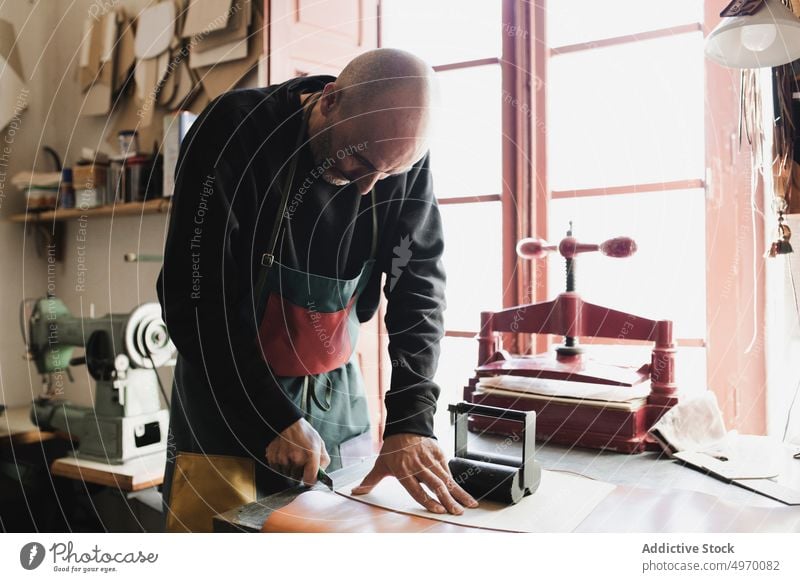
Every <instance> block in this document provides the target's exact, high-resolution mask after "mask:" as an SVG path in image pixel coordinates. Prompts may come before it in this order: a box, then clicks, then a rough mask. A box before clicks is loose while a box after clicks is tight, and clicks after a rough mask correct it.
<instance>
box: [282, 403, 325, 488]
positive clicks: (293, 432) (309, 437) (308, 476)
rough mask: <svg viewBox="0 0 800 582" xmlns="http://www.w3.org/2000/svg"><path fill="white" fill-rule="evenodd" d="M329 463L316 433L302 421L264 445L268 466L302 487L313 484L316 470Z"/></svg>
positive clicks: (302, 419)
mask: <svg viewBox="0 0 800 582" xmlns="http://www.w3.org/2000/svg"><path fill="white" fill-rule="evenodd" d="M330 462H331V458H330V457H329V456H328V451H326V450H325V443H324V441H323V440H322V437H320V436H319V433H318V432H317V431H316V430H314V427H313V426H311V425H310V424H309V423H308V422H307V421H306V420H305V419H304V418H301V419H300V420H298V421H297V422H295V423H294V424H291V425H289V427H288V428H285V429H284V430H283V432H281V433H280V434H279V435H278V436H277V437H275V438H274V439H273V440H272V442H271V443H269V446H267V463H269V466H270V467H272V468H273V469H275V470H276V471H278V472H279V473H282V474H283V475H286V476H287V477H291V478H292V479H298V480H299V479H300V478H301V477H302V480H303V483H305V484H306V485H309V486H311V485H313V484H314V483H316V482H317V471H318V470H319V469H320V467H321V468H323V469H324V468H325V467H327V466H328V465H329V464H330Z"/></svg>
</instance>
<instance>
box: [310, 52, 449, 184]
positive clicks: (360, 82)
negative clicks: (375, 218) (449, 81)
mask: <svg viewBox="0 0 800 582" xmlns="http://www.w3.org/2000/svg"><path fill="white" fill-rule="evenodd" d="M435 87H436V82H435V77H434V72H433V70H432V69H431V68H430V66H428V65H427V64H426V63H425V61H423V60H422V59H420V58H418V57H416V56H414V55H412V54H411V53H408V52H406V51H402V50H398V49H376V50H372V51H368V52H366V53H363V54H361V55H359V56H358V57H356V58H355V59H353V60H352V61H350V63H348V65H347V66H346V67H345V68H344V70H342V72H341V74H340V75H339V77H338V78H337V79H336V81H335V82H333V83H328V85H326V86H325V89H324V90H323V94H322V97H321V98H320V100H319V105H318V107H317V108H315V110H314V112H313V113H312V117H311V120H310V122H309V130H310V136H311V138H312V140H311V145H312V150H313V151H314V154H315V157H316V158H317V161H318V162H320V161H322V160H325V159H334V160H337V162H336V164H335V165H334V166H333V167H332V168H330V170H329V171H327V172H326V173H324V174H323V177H324V179H325V180H326V181H328V182H330V183H333V184H336V185H342V186H343V185H346V184H348V183H350V182H354V183H356V184H357V185H358V189H359V192H361V193H362V194H366V193H368V192H369V191H370V190H371V189H372V187H373V186H374V184H375V182H377V181H378V180H381V179H384V178H386V177H388V176H390V175H393V174H401V173H403V172H406V171H408V170H409V169H410V168H411V166H413V165H414V164H415V163H416V162H417V161H419V160H420V159H421V158H422V156H423V155H424V154H425V152H426V151H427V149H428V133H429V131H430V115H431V105H432V101H433V99H434V96H435V91H436V88H435ZM343 152H344V153H343Z"/></svg>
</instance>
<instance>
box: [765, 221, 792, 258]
mask: <svg viewBox="0 0 800 582" xmlns="http://www.w3.org/2000/svg"><path fill="white" fill-rule="evenodd" d="M791 238H792V229H791V228H789V225H788V224H786V221H785V219H784V216H783V210H779V211H778V240H776V241H775V242H773V243H772V245H770V247H769V256H770V257H776V256H778V255H788V254H789V253H791V252H794V250H793V249H792V245H791V243H790V242H789V239H791Z"/></svg>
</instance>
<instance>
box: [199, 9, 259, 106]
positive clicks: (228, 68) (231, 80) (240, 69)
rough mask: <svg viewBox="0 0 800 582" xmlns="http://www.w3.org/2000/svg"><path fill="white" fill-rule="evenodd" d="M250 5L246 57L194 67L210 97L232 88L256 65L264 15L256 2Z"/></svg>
mask: <svg viewBox="0 0 800 582" xmlns="http://www.w3.org/2000/svg"><path fill="white" fill-rule="evenodd" d="M251 7H252V9H253V17H252V21H253V26H252V31H251V33H250V35H249V37H248V41H247V44H248V48H247V57H246V58H244V59H240V60H238V61H229V62H227V63H219V64H216V65H212V66H208V67H199V68H197V69H195V72H196V73H197V75H198V77H199V78H200V82H201V83H202V84H203V88H204V89H205V91H206V93H207V94H208V95H209V96H210V97H211V98H212V99H213V98H214V97H217V96H219V95H222V94H223V93H225V92H226V91H230V90H231V89H233V88H234V87H235V86H236V85H237V84H238V83H239V82H240V81H241V80H242V79H243V78H244V77H245V76H246V75H247V74H248V73H249V72H250V71H252V70H253V68H255V67H256V66H257V65H258V59H259V55H260V54H261V47H262V46H263V40H264V37H263V35H264V32H265V30H264V17H263V15H262V13H261V10H260V9H259V6H258V4H257V3H255V4H251Z"/></svg>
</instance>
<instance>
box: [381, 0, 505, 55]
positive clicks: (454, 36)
mask: <svg viewBox="0 0 800 582" xmlns="http://www.w3.org/2000/svg"><path fill="white" fill-rule="evenodd" d="M502 5H503V3H502V1H501V0H436V1H435V2H431V0H383V1H382V2H381V45H382V46H385V47H393V48H401V49H405V50H408V51H411V52H413V53H414V54H416V55H419V56H420V57H422V58H423V59H425V60H426V61H428V62H429V63H430V64H431V65H441V64H444V63H453V62H459V61H471V60H474V59H485V58H488V57H498V56H500V51H501V44H502Z"/></svg>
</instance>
